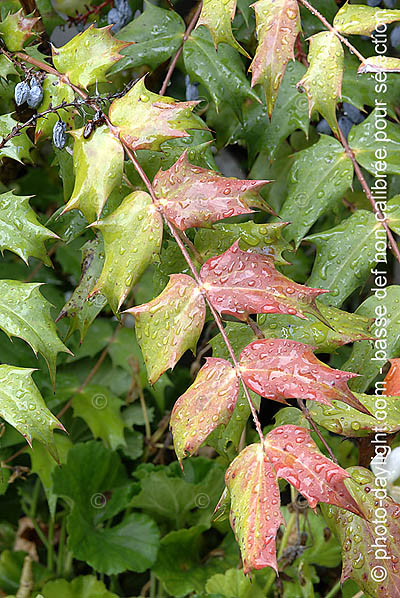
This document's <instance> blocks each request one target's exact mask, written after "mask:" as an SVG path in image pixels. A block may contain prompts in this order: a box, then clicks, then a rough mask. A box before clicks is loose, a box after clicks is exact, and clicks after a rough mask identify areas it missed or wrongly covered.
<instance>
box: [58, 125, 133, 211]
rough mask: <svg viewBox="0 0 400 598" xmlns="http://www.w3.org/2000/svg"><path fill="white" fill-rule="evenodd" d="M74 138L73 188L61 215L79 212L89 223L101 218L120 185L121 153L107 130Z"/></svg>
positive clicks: (81, 131) (80, 133) (77, 133)
mask: <svg viewBox="0 0 400 598" xmlns="http://www.w3.org/2000/svg"><path fill="white" fill-rule="evenodd" d="M70 133H71V135H73V137H74V153H73V160H74V170H75V186H74V190H73V192H72V196H71V198H70V199H69V201H68V203H67V205H66V206H65V208H64V210H63V212H62V214H64V213H65V212H68V211H69V210H74V209H79V210H80V211H81V212H82V214H83V215H84V216H85V218H86V220H87V221H88V222H93V220H96V218H99V217H100V214H101V212H102V209H103V207H104V204H105V203H106V201H107V199H108V197H109V196H110V194H111V192H112V191H113V189H114V188H115V187H118V186H119V185H120V184H121V181H122V171H123V167H124V150H123V149H122V145H121V143H120V142H119V141H118V139H117V138H116V137H114V135H112V134H111V132H110V130H109V128H108V127H107V126H103V127H97V128H96V130H95V131H94V133H93V134H92V135H91V136H90V138H89V139H85V138H84V129H83V128H82V129H77V130H75V131H70Z"/></svg>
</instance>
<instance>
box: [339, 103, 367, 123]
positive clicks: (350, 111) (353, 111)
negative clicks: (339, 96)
mask: <svg viewBox="0 0 400 598" xmlns="http://www.w3.org/2000/svg"><path fill="white" fill-rule="evenodd" d="M343 112H344V115H345V116H348V117H349V119H350V120H352V121H353V123H354V124H355V125H359V124H360V123H362V121H363V120H365V116H364V115H363V114H361V112H360V111H359V109H358V108H356V107H355V106H353V105H352V104H348V103H347V102H343Z"/></svg>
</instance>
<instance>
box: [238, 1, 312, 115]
mask: <svg viewBox="0 0 400 598" xmlns="http://www.w3.org/2000/svg"><path fill="white" fill-rule="evenodd" d="M253 8H254V10H255V13H256V35H257V39H258V46H257V51H256V54H255V57H254V60H253V62H252V63H251V65H250V69H249V70H250V71H252V73H253V76H252V79H251V85H252V86H254V85H256V84H257V83H261V84H262V85H263V86H264V90H265V97H266V100H267V107H268V114H269V115H270V116H271V114H272V111H273V109H274V104H275V101H276V98H277V96H278V91H279V86H280V84H281V81H282V77H283V75H284V73H285V69H286V65H287V63H288V62H289V60H290V59H292V60H294V43H295V41H296V38H297V35H298V34H299V32H300V30H301V25H300V13H299V6H298V4H297V2H296V0H278V1H276V0H259V1H258V2H256V3H255V4H253Z"/></svg>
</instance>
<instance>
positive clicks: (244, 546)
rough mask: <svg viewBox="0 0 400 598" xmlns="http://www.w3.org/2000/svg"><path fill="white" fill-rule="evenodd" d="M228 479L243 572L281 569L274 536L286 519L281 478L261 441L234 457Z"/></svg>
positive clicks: (233, 525)
mask: <svg viewBox="0 0 400 598" xmlns="http://www.w3.org/2000/svg"><path fill="white" fill-rule="evenodd" d="M225 483H226V486H227V488H228V490H229V492H230V497H231V512H230V521H231V526H232V529H233V531H234V533H235V537H236V540H237V542H238V544H239V546H240V552H241V555H242V559H243V572H244V573H245V574H246V573H249V572H250V571H251V570H252V569H263V568H264V567H273V568H274V569H275V571H276V572H278V566H277V562H276V547H275V536H276V532H277V531H278V529H279V527H280V526H281V525H282V524H284V523H285V522H284V520H283V518H282V515H281V512H280V494H279V486H278V482H277V481H276V477H275V474H274V471H273V469H272V467H271V464H270V462H269V460H268V457H267V455H266V454H265V453H264V451H263V449H262V446H261V444H251V445H250V446H247V447H246V448H245V449H244V450H243V451H242V452H241V453H240V454H239V455H238V456H237V457H236V459H234V460H233V461H232V463H231V465H230V467H229V469H228V470H227V472H226V474H225ZM217 508H218V507H217Z"/></svg>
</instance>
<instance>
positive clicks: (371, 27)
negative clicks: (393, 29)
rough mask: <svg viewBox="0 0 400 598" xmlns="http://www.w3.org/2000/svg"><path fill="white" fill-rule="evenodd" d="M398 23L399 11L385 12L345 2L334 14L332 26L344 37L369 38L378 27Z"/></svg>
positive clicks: (399, 18) (399, 19)
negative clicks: (366, 36)
mask: <svg viewBox="0 0 400 598" xmlns="http://www.w3.org/2000/svg"><path fill="white" fill-rule="evenodd" d="M394 21H400V10H387V9H382V8H375V7H374V6H362V5H361V4H350V3H349V2H346V4H345V5H344V6H342V8H341V9H340V10H339V11H338V12H337V13H336V16H335V18H334V21H333V26H334V27H335V29H336V30H337V31H340V33H344V34H345V35H368V36H370V35H371V34H372V32H373V31H375V29H376V28H377V26H378V25H383V24H384V23H393V22H394Z"/></svg>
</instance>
